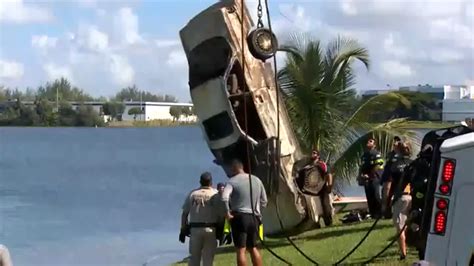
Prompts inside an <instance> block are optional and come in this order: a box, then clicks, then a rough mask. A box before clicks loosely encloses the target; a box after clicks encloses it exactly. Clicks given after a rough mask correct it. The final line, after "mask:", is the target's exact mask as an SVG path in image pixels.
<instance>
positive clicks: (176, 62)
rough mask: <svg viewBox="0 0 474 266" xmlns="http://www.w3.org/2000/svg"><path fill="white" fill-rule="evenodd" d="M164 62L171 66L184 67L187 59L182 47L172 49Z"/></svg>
mask: <svg viewBox="0 0 474 266" xmlns="http://www.w3.org/2000/svg"><path fill="white" fill-rule="evenodd" d="M166 63H167V64H168V65H169V66H171V67H184V66H187V64H188V60H187V59H186V55H185V54H184V51H182V49H180V50H173V51H171V53H170V54H169V56H168V60H167V61H166Z"/></svg>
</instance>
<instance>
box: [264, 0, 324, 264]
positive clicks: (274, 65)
mask: <svg viewBox="0 0 474 266" xmlns="http://www.w3.org/2000/svg"><path fill="white" fill-rule="evenodd" d="M265 12H266V13H267V23H268V29H269V30H270V36H273V30H272V22H271V19H270V8H269V6H268V0H265ZM273 67H274V71H273V72H274V77H273V78H274V82H275V92H276V105H277V108H276V110H277V147H278V149H277V151H278V154H277V156H278V157H277V169H276V170H277V171H276V177H277V178H280V174H281V172H280V171H281V160H280V155H281V152H280V88H279V86H278V67H277V59H276V54H274V55H273ZM275 209H276V214H277V218H278V221H279V223H280V227H281V230H282V231H285V228H284V226H283V221H282V219H281V216H280V211H279V208H278V193H277V195H276V196H275ZM285 238H286V240H288V242H289V243H290V244H291V245H292V246H293V247H294V248H295V249H296V250H297V251H298V252H299V253H300V254H301V255H302V256H303V257H304V258H305V259H306V260H308V261H310V262H311V263H313V264H314V265H319V263H318V262H317V261H315V260H313V259H312V258H310V257H309V256H308V255H307V254H306V253H304V252H303V251H302V250H301V249H300V248H299V247H298V246H297V245H296V244H295V242H293V240H291V238H290V237H289V236H285Z"/></svg>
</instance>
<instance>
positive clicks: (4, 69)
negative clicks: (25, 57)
mask: <svg viewBox="0 0 474 266" xmlns="http://www.w3.org/2000/svg"><path fill="white" fill-rule="evenodd" d="M23 74H24V68H23V64H21V63H18V62H15V61H7V60H2V59H0V80H7V79H8V80H15V79H20V78H22V77H23Z"/></svg>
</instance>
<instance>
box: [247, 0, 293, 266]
mask: <svg viewBox="0 0 474 266" xmlns="http://www.w3.org/2000/svg"><path fill="white" fill-rule="evenodd" d="M240 19H241V23H240V33H241V54H242V73H243V75H242V80H241V86H245V84H246V82H245V76H246V75H245V64H246V63H245V40H246V36H245V35H244V32H245V29H244V23H245V0H241V9H240ZM247 91H248V92H249V93H250V90H249V88H248V87H247ZM242 95H243V98H244V126H245V139H246V151H247V152H246V153H247V166H248V169H247V170H248V173H249V186H250V206H251V208H252V216H253V218H254V219H255V222H256V224H257V228H256V230H257V234H258V229H259V225H258V224H259V223H260V222H259V221H258V219H257V216H256V214H255V207H254V202H253V190H252V170H251V169H252V166H251V161H250V147H249V142H248V119H247V97H246V96H247V95H246V92H245V87H243V88H242ZM258 238H259V239H260V237H258ZM260 242H261V243H262V246H263V247H264V248H265V249H266V250H268V252H270V254H272V255H273V256H274V257H275V258H277V259H278V260H280V261H281V262H283V263H285V264H287V265H292V264H291V263H290V262H288V261H287V260H285V259H284V258H282V257H280V256H279V255H278V254H276V253H275V252H274V251H273V250H272V249H270V248H269V247H268V246H267V245H266V243H265V241H264V240H263V238H262V239H260Z"/></svg>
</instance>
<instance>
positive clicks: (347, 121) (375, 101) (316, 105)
mask: <svg viewBox="0 0 474 266" xmlns="http://www.w3.org/2000/svg"><path fill="white" fill-rule="evenodd" d="M281 50H283V51H285V52H287V57H286V65H285V66H284V67H283V68H282V69H281V70H280V71H279V73H278V79H279V83H280V88H281V91H282V95H283V98H284V99H285V104H286V106H287V108H288V113H289V115H290V119H291V121H292V123H293V125H294V128H295V131H296V134H297V136H298V137H299V139H300V143H301V146H302V148H303V149H304V150H306V151H309V150H310V149H318V150H320V151H321V153H322V155H323V156H325V159H326V160H327V161H328V162H329V163H330V165H332V166H333V167H332V171H333V174H334V176H335V178H336V180H338V181H339V182H338V184H342V183H341V181H350V179H351V178H353V177H355V173H357V167H358V164H359V158H360V157H361V155H362V152H363V149H364V146H365V142H366V140H367V138H368V137H369V136H370V137H374V138H375V139H376V141H377V143H378V148H379V150H380V151H381V152H382V153H383V154H387V153H388V151H389V150H390V148H391V144H392V139H393V136H395V135H399V136H402V137H405V138H407V139H409V140H410V141H412V142H415V144H416V143H418V142H419V140H418V139H417V138H416V136H415V134H414V132H412V131H409V130H407V128H409V122H408V121H407V120H406V119H396V120H391V121H389V122H387V123H371V121H368V119H367V117H368V115H369V114H370V113H373V112H377V110H381V108H383V110H390V109H391V108H392V109H395V108H396V107H397V106H398V105H399V103H402V104H403V105H406V106H409V105H410V102H409V101H408V99H406V98H405V97H403V96H402V95H401V94H398V93H387V94H383V95H378V96H375V97H373V98H371V99H369V100H368V101H366V102H365V103H364V104H362V105H360V106H358V107H357V106H356V97H355V96H356V92H355V90H354V89H353V86H354V85H355V75H354V68H353V67H354V63H355V62H360V63H362V64H363V65H364V66H365V68H366V69H369V67H370V60H369V53H368V51H367V49H365V48H364V47H362V46H361V45H360V44H359V43H358V42H357V41H355V40H353V39H345V38H341V37H338V38H337V39H335V40H334V41H332V42H330V43H329V44H328V47H327V48H326V49H324V50H323V48H322V46H321V42H320V41H318V40H314V39H312V38H311V37H310V36H308V35H300V34H295V35H292V36H290V39H289V42H288V44H287V45H284V46H282V47H281Z"/></svg>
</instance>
